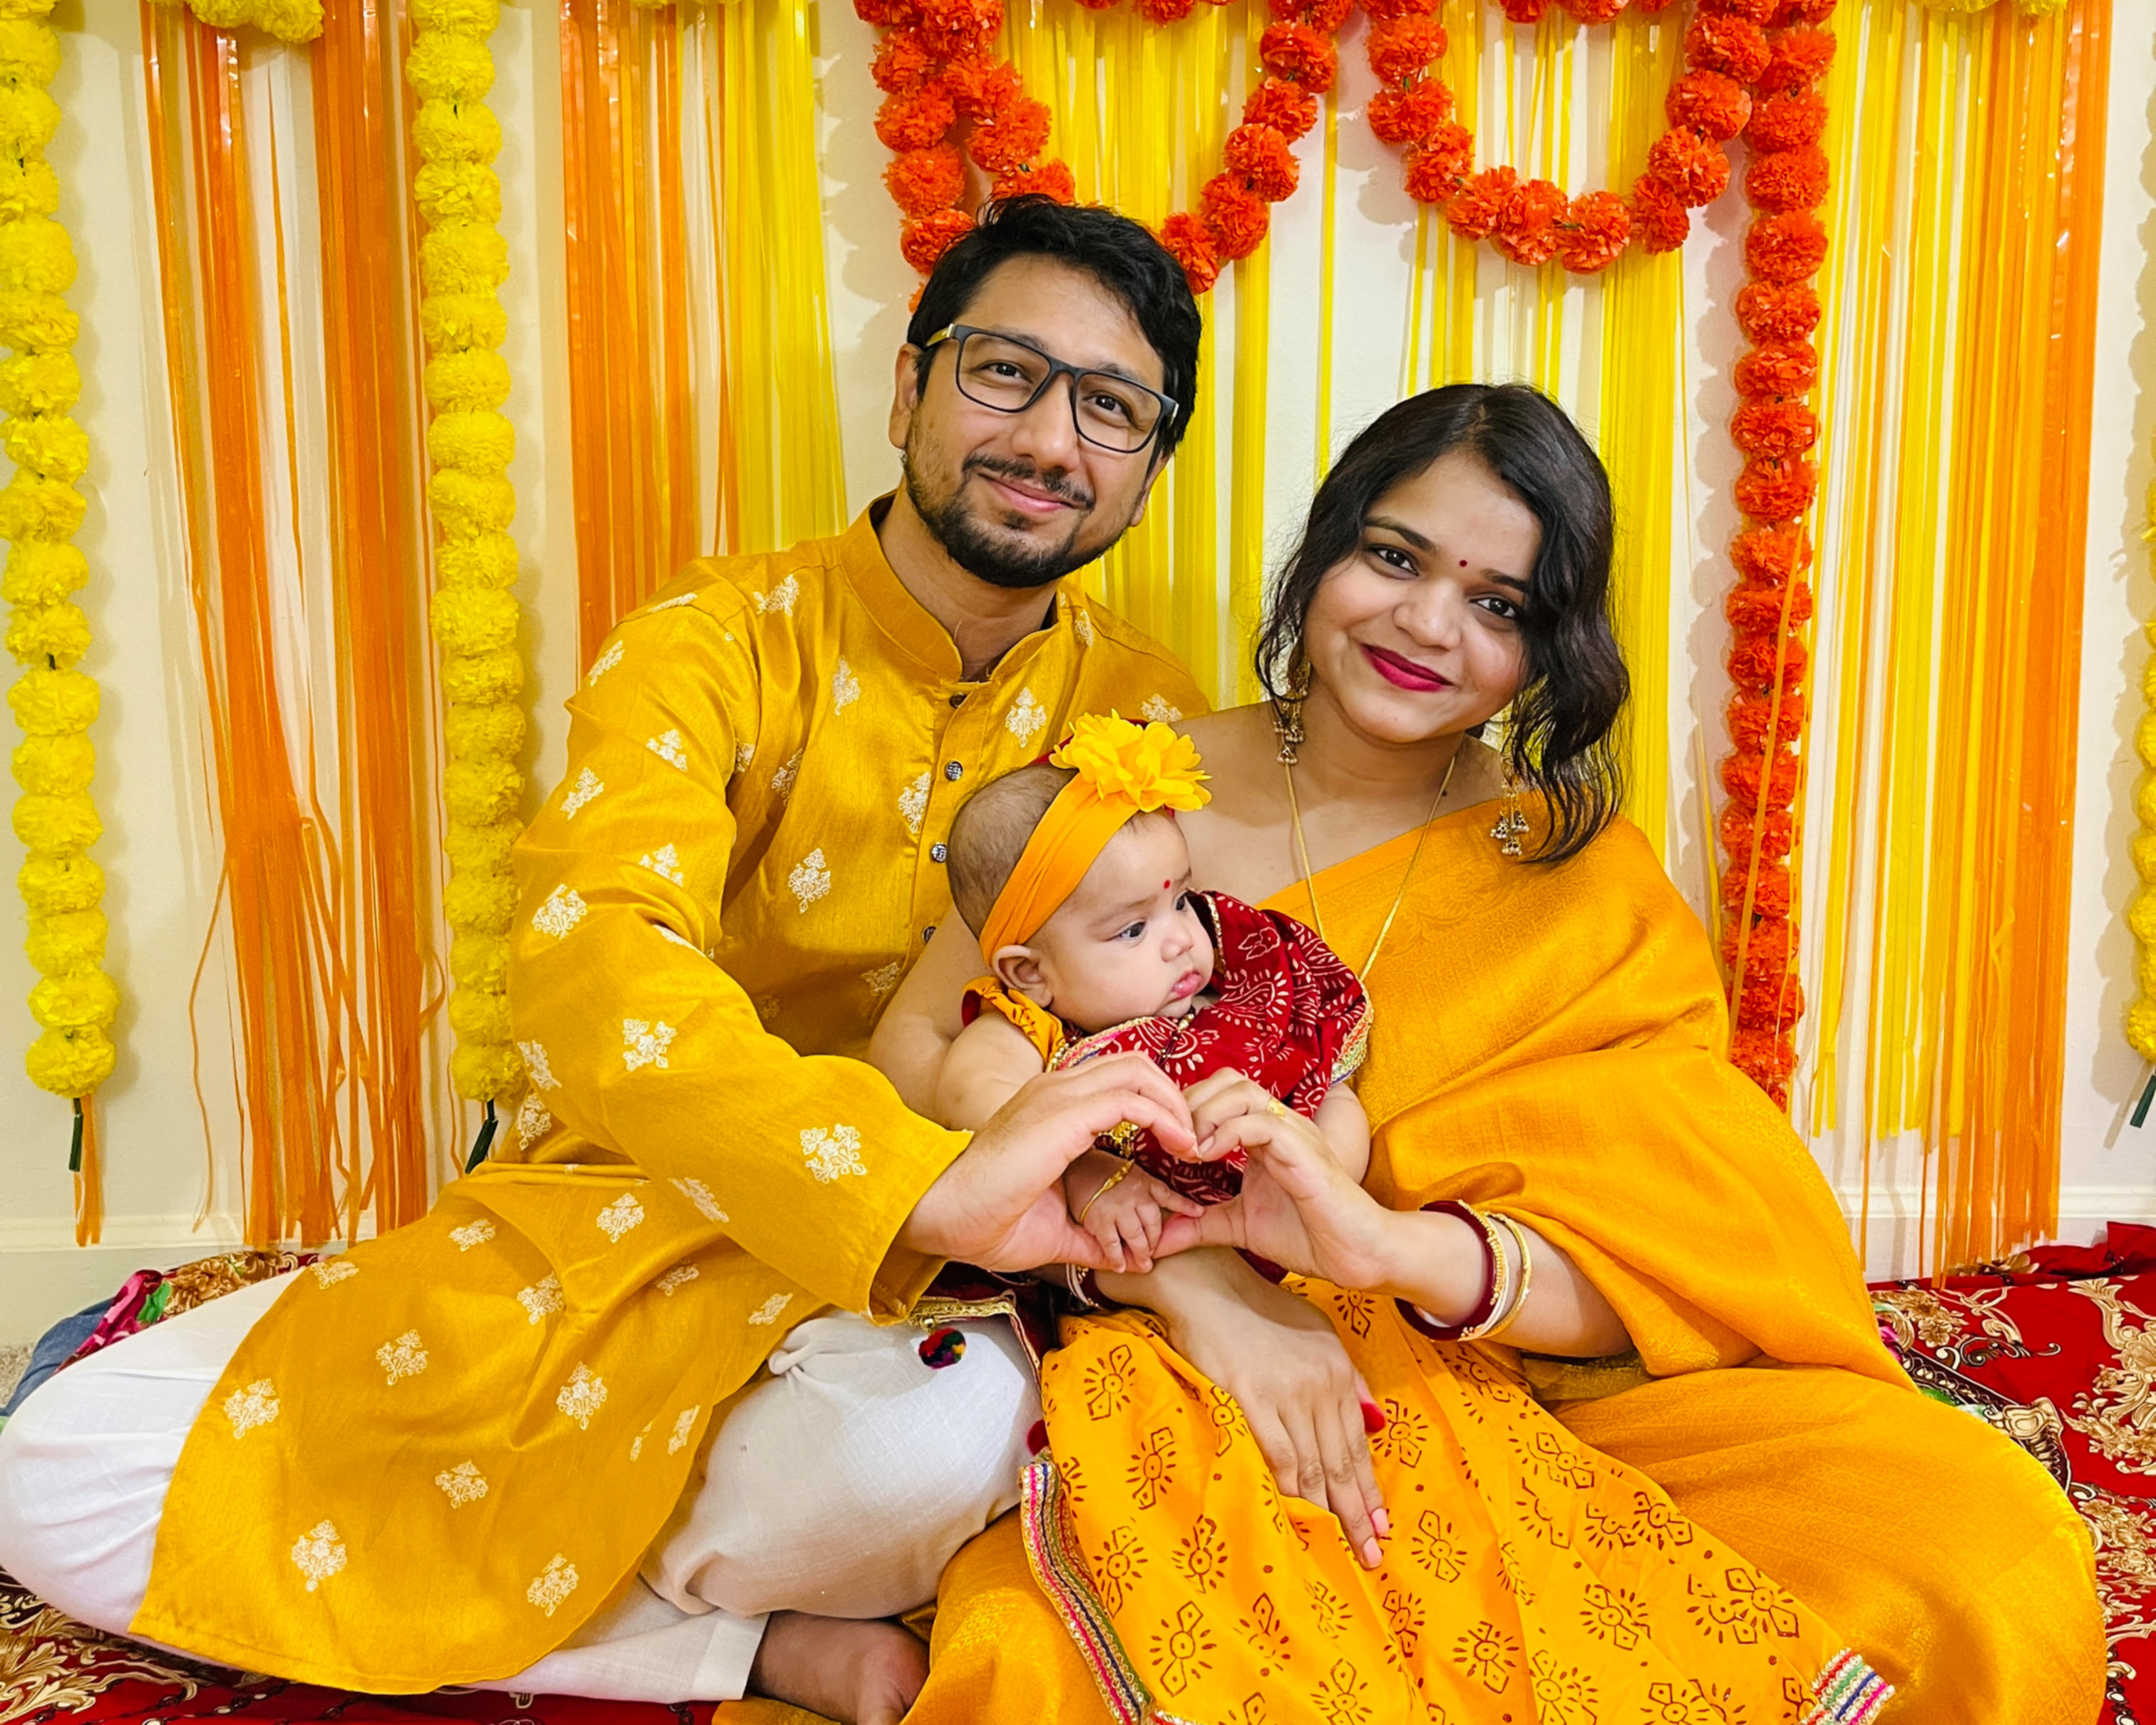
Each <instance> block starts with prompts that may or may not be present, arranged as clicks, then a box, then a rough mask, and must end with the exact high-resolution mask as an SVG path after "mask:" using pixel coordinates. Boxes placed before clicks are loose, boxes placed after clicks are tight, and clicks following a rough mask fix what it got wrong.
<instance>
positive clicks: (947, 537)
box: [901, 447, 1100, 592]
mask: <svg viewBox="0 0 2156 1725" xmlns="http://www.w3.org/2000/svg"><path fill="white" fill-rule="evenodd" d="M901 470H903V472H904V474H905V476H906V501H908V502H910V503H911V504H912V506H913V508H914V512H915V513H916V515H918V516H920V517H921V520H922V521H925V522H926V523H927V526H928V531H930V532H932V533H933V534H934V535H935V536H936V537H937V540H938V541H939V542H941V543H942V547H943V549H944V551H945V552H946V553H947V555H948V556H949V557H950V559H951V561H952V562H954V563H956V564H957V566H958V567H960V568H962V569H963V570H964V571H965V572H967V573H968V575H971V576H973V577H974V578H977V579H978V580H982V581H985V582H987V583H988V584H989V585H990V586H991V587H1001V588H1011V589H1014V590H1015V591H1019V592H1023V591H1024V590H1026V589H1028V588H1036V587H1047V586H1049V585H1050V584H1051V583H1055V582H1058V581H1060V580H1061V579H1062V578H1064V577H1065V575H1068V574H1069V573H1070V572H1071V571H1072V570H1073V569H1082V568H1084V567H1086V564H1088V563H1090V562H1092V561H1093V559H1094V558H1095V557H1098V556H1099V555H1100V552H1097V551H1080V550H1078V549H1076V546H1077V539H1078V535H1077V531H1076V529H1075V528H1074V529H1073V530H1072V532H1071V535H1070V537H1069V538H1068V539H1065V541H1064V542H1063V543H1062V544H1060V545H1042V546H1039V547H1035V548H1033V549H1020V548H1019V547H1014V546H1013V545H1012V544H1010V543H1009V542H1008V541H1006V540H1003V539H998V538H997V537H995V536H993V535H992V534H991V533H990V531H989V530H988V527H987V526H984V525H983V522H982V521H981V519H980V517H979V516H978V515H977V514H975V513H974V512H973V511H972V510H969V509H968V508H967V506H965V504H964V503H963V502H962V501H960V495H961V493H962V491H963V490H965V482H966V480H967V479H968V477H970V476H971V475H973V474H975V473H988V474H993V475H998V476H999V477H1001V478H1004V479H1009V480H1019V481H1020V482H1022V483H1024V484H1026V485H1034V486H1037V487H1038V488H1039V489H1040V490H1045V491H1047V492H1049V493H1050V495H1054V496H1057V497H1061V498H1064V499H1065V500H1066V501H1070V502H1072V503H1075V504H1076V505H1077V506H1079V507H1080V508H1081V509H1090V508H1091V506H1092V504H1093V499H1092V497H1091V495H1090V494H1088V493H1087V492H1086V491H1085V490H1081V489H1080V488H1079V487H1078V486H1076V485H1073V484H1071V483H1070V481H1068V480H1061V479H1055V478H1051V477H1050V476H1049V475H1045V474H1044V473H1042V472H1041V471H1040V470H1039V468H1037V467H1034V465H1031V464H1030V463H1021V462H1016V461H991V460H988V459H985V458H983V457H980V456H976V457H974V458H973V459H971V460H969V461H968V462H966V463H965V464H964V465H963V466H962V468H961V469H960V470H959V477H958V483H957V485H953V486H952V488H951V490H949V492H948V493H947V494H946V495H943V496H942V497H935V496H932V495H930V494H929V491H928V487H927V485H926V484H925V483H924V482H923V481H922V480H921V470H920V468H919V466H918V465H916V462H915V461H914V459H913V451H912V449H911V448H910V447H909V448H908V449H906V459H904V461H903V462H902V463H901Z"/></svg>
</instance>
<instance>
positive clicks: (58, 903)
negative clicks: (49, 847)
mask: <svg viewBox="0 0 2156 1725" xmlns="http://www.w3.org/2000/svg"><path fill="white" fill-rule="evenodd" d="M15 885H16V886H17V887H18V889H19V890H20V891H21V892H22V895H23V903H24V904H25V905H27V906H28V907H29V911H30V914H31V915H32V916H59V914H61V913H62V912H63V911H87V910H91V909H94V908H95V906H96V905H97V903H98V901H100V899H102V898H103V897H104V896H105V870H102V869H100V867H98V865H96V864H95V863H94V862H92V861H91V860H90V859H89V858H88V857H86V856H81V855H74V856H49V855H38V854H33V855H30V856H28V857H27V858H25V859H24V860H23V866H22V868H21V870H19V871H18V873H17V875H16V876H15Z"/></svg>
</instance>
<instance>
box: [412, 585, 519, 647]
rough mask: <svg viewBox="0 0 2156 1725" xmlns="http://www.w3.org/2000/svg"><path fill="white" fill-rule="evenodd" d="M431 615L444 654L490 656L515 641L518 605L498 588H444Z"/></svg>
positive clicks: (437, 595) (436, 637) (435, 636)
mask: <svg viewBox="0 0 2156 1725" xmlns="http://www.w3.org/2000/svg"><path fill="white" fill-rule="evenodd" d="M429 611H430V615H431V621H432V623H433V625H434V639H436V640H438V641H439V642H440V643H441V644H442V649H443V650H444V652H448V653H458V654H470V653H490V652H492V651H494V650H495V649H496V648H499V647H506V646H508V645H509V644H511V642H512V641H514V640H515V639H516V618H517V612H516V600H515V599H514V598H511V597H510V595H509V594H507V593H504V592H502V591H501V590H500V588H491V587H445V588H442V589H441V590H440V591H439V592H438V593H435V595H434V603H433V604H432V605H431V606H430V607H429Z"/></svg>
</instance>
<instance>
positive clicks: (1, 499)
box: [0, 467, 516, 539]
mask: <svg viewBox="0 0 2156 1725" xmlns="http://www.w3.org/2000/svg"><path fill="white" fill-rule="evenodd" d="M18 483H19V481H18ZM8 489H9V490H13V489H14V488H13V486H10V487H9V488H8ZM7 501H8V493H7V492H6V491H0V509H3V508H4V507H5V506H6V504H7ZM427 501H428V502H429V503H430V504H432V505H433V506H434V518H435V519H436V520H437V521H439V522H441V524H442V531H444V532H445V533H448V534H449V535H450V536H451V537H453V538H459V539H460V538H462V537H464V536H465V535H466V534H470V533H487V532H498V531H500V530H501V529H502V528H504V527H506V526H508V525H509V524H510V522H511V521H512V520H513V519H514V518H515V517H516V490H515V489H514V488H513V487H512V486H511V485H510V483H509V481H508V480H505V479H481V478H480V477H479V476H478V475H476V474H470V473H459V472H458V471H457V470H455V469H454V468H453V467H452V468H444V470H442V471H441V472H439V473H438V474H436V475H434V478H432V479H430V480H428V481H427Z"/></svg>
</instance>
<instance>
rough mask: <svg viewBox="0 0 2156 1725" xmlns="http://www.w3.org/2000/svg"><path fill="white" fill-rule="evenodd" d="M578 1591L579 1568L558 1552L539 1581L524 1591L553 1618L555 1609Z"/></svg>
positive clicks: (550, 1559)
mask: <svg viewBox="0 0 2156 1725" xmlns="http://www.w3.org/2000/svg"><path fill="white" fill-rule="evenodd" d="M576 1590H577V1566H576V1565H575V1564H574V1563H571V1562H570V1561H569V1560H568V1559H567V1558H565V1557H563V1556H562V1554H561V1553H559V1552H556V1553H554V1555H553V1556H552V1557H551V1558H548V1559H547V1568H546V1569H545V1570H544V1571H543V1572H542V1574H540V1576H539V1577H538V1579H536V1580H535V1581H534V1582H533V1583H532V1584H531V1586H529V1587H527V1588H526V1589H524V1597H525V1598H526V1599H529V1600H531V1603H532V1604H535V1605H536V1606H537V1607H538V1608H539V1609H541V1610H542V1611H544V1612H545V1613H546V1614H547V1615H548V1616H549V1617H552V1615H554V1609H555V1608H556V1607H557V1605H559V1604H561V1603H562V1600H564V1599H567V1598H568V1597H569V1595H570V1594H572V1593H574V1592H576Z"/></svg>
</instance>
